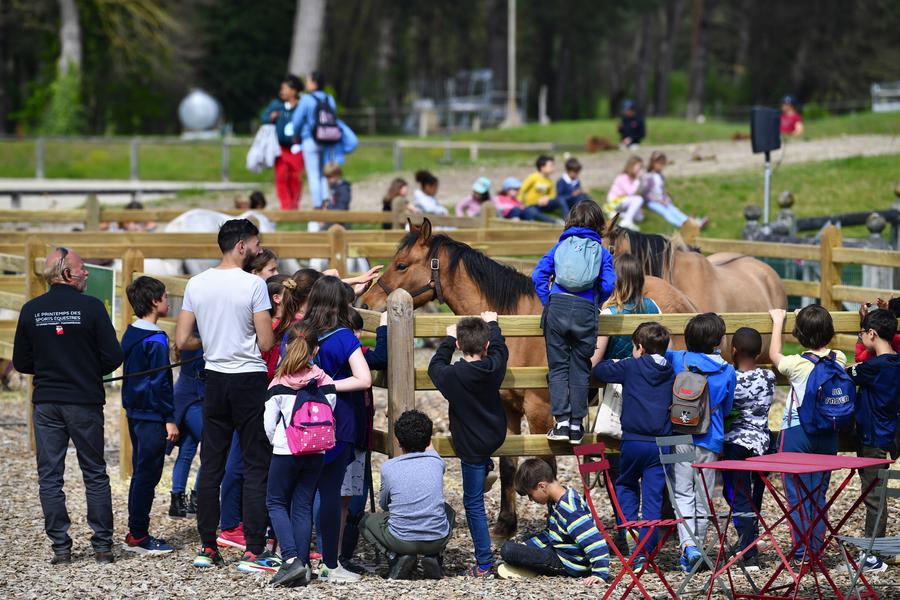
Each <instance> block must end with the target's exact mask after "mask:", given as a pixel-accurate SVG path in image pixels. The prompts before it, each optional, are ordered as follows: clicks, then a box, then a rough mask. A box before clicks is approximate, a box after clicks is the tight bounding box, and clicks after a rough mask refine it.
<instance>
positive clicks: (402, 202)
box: [391, 196, 408, 229]
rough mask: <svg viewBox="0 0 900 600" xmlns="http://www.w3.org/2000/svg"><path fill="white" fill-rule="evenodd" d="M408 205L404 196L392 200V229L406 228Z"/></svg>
mask: <svg viewBox="0 0 900 600" xmlns="http://www.w3.org/2000/svg"><path fill="white" fill-rule="evenodd" d="M407 204H408V201H407V200H406V198H404V197H403V196H397V197H396V198H394V199H393V200H391V215H393V221H392V222H391V229H403V228H404V227H406V223H405V222H404V220H405V219H404V217H405V215H406V205H407Z"/></svg>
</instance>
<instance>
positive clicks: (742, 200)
mask: <svg viewBox="0 0 900 600" xmlns="http://www.w3.org/2000/svg"><path fill="white" fill-rule="evenodd" d="M898 165H900V154H894V155H885V156H875V157H852V158H845V159H840V160H831V161H824V162H819V163H807V164H801V165H785V166H782V167H781V168H779V169H778V170H777V171H776V172H775V173H774V175H773V177H772V213H773V215H777V213H778V211H779V207H778V204H777V200H778V197H779V196H780V195H781V193H782V192H783V191H784V190H790V191H792V192H793V193H794V196H795V198H796V204H795V205H794V207H793V209H794V212H795V213H796V214H797V215H798V216H801V217H812V216H822V215H828V214H834V213H844V212H855V211H862V210H883V209H887V208H890V206H891V203H892V202H893V201H894V194H893V190H894V184H895V183H896V182H897V180H898V178H900V169H898ZM667 186H668V188H669V193H670V194H671V196H672V198H674V199H675V200H676V202H677V204H678V205H679V207H681V208H682V209H683V210H684V211H685V212H686V213H687V214H692V215H707V216H708V217H709V218H710V220H711V222H710V226H709V227H708V228H707V230H706V231H705V232H704V235H707V236H709V237H717V238H739V237H740V233H741V229H742V228H743V227H744V223H745V221H744V217H743V209H744V206H746V205H747V204H758V205H759V206H762V203H763V172H762V169H759V170H752V171H741V172H738V173H730V174H727V175H711V176H704V177H689V178H684V179H677V178H671V179H668V180H667ZM592 193H593V194H594V197H595V198H603V197H605V196H606V190H600V189H596V190H592ZM645 213H646V220H645V221H644V223H643V225H642V226H641V230H642V231H646V232H656V233H671V231H672V227H671V226H670V225H669V224H668V223H666V222H665V221H663V219H662V218H661V217H659V216H658V215H657V214H656V213H654V212H650V211H645ZM867 234H868V231H867V230H866V229H865V228H864V227H854V228H848V229H847V235H848V236H854V237H855V236H864V235H867Z"/></svg>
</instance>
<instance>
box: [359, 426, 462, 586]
mask: <svg viewBox="0 0 900 600" xmlns="http://www.w3.org/2000/svg"><path fill="white" fill-rule="evenodd" d="M431 432H432V423H431V419H429V418H428V417H427V416H426V415H425V414H423V413H421V412H419V411H417V410H408V411H406V412H404V413H403V414H402V415H400V418H399V419H397V422H396V423H395V424H394V435H396V436H397V441H398V442H399V443H400V448H401V449H402V450H403V454H401V455H400V456H397V457H395V458H392V459H390V460H387V461H385V463H384V464H383V465H382V466H381V494H380V502H379V504H380V505H381V508H382V510H385V511H387V512H382V513H368V514H366V515H365V516H364V518H363V520H362V521H361V522H360V524H359V528H360V531H362V533H363V536H365V538H366V539H367V540H369V542H370V543H372V544H376V545H377V546H379V547H381V548H382V549H383V550H384V551H385V552H387V554H388V557H389V558H390V562H391V568H390V572H389V573H388V578H389V579H407V578H409V576H410V575H411V574H412V572H413V571H414V570H415V568H416V562H417V559H418V556H417V555H420V554H421V555H423V556H422V572H423V573H424V574H425V577H427V578H429V579H440V578H441V576H442V572H441V566H440V559H439V555H440V554H441V553H442V552H443V551H444V548H445V547H446V546H447V542H448V541H450V533H451V532H452V530H453V526H454V524H455V521H456V513H455V512H454V511H453V509H452V508H450V505H449V504H446V503H445V502H444V470H445V467H444V460H443V459H442V458H441V457H440V456H438V453H437V452H435V451H434V449H433V448H432V447H431Z"/></svg>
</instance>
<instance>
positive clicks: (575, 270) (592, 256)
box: [553, 236, 603, 292]
mask: <svg viewBox="0 0 900 600" xmlns="http://www.w3.org/2000/svg"><path fill="white" fill-rule="evenodd" d="M602 263H603V247H602V246H601V245H600V243H599V242H597V241H596V240H591V239H588V238H584V237H579V236H572V237H568V238H566V239H564V240H563V241H562V242H560V243H559V246H557V248H556V252H554V253H553V264H554V271H555V275H554V282H555V283H556V284H557V285H558V286H560V287H562V288H565V289H566V290H567V291H570V292H583V291H584V290H589V289H591V288H592V287H594V285H595V284H596V282H597V278H598V277H599V276H600V267H601V266H602Z"/></svg>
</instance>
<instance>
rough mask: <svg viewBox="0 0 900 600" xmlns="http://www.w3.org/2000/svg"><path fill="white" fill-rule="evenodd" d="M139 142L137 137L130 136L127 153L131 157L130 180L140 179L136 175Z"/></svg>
mask: <svg viewBox="0 0 900 600" xmlns="http://www.w3.org/2000/svg"><path fill="white" fill-rule="evenodd" d="M139 143H140V142H138V139H137V138H136V137H133V138H131V145H130V153H129V154H130V157H131V180H132V181H137V180H138V179H140V176H139V175H138V161H139V160H140V158H139V156H138V144H139Z"/></svg>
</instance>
